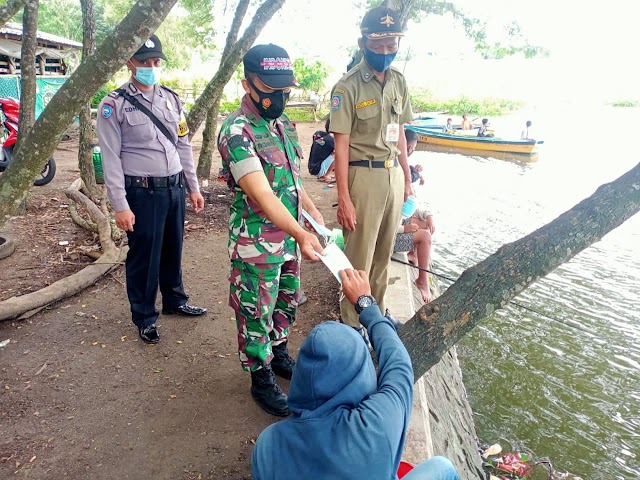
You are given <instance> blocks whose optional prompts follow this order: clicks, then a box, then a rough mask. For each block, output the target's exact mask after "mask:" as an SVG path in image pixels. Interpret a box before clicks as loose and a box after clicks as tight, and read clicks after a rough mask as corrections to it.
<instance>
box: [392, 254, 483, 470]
mask: <svg viewBox="0 0 640 480" xmlns="http://www.w3.org/2000/svg"><path fill="white" fill-rule="evenodd" d="M403 259H404V260H405V261H406V258H403ZM414 272H415V270H414V269H411V268H410V267H407V266H405V265H402V264H400V263H396V262H391V266H390V275H389V288H388V289H387V297H386V304H387V308H388V309H389V311H390V312H391V314H392V315H393V316H394V317H395V318H397V319H398V320H400V321H402V322H405V321H407V320H409V319H410V318H411V317H412V316H413V314H414V312H415V311H416V310H417V309H418V308H419V307H420V305H422V299H421V296H420V292H419V291H418V289H417V288H415V286H414V285H413V280H414V279H415V278H416V277H417V275H416V274H415V273H414ZM433 290H436V291H435V292H433V293H435V296H437V295H439V292H438V291H437V286H436V287H435V288H434V289H432V291H433ZM476 438H477V435H476V430H475V426H474V423H473V415H472V412H471V407H470V405H469V402H468V400H467V393H466V390H465V388H464V384H463V383H462V372H461V371H460V365H459V363H458V357H457V354H456V350H455V347H454V348H452V349H451V350H449V352H448V353H447V354H446V355H445V356H444V357H443V358H442V360H440V362H439V363H438V364H437V365H435V366H434V367H433V368H432V369H431V370H429V371H428V372H427V373H426V374H425V375H424V376H423V377H422V378H421V379H420V380H418V382H417V383H416V385H415V388H414V399H413V413H412V415H411V421H410V426H409V432H408V434H407V443H406V446H405V451H404V456H403V459H404V460H406V461H408V462H410V463H413V464H418V463H421V462H422V461H424V460H426V459H427V458H429V457H431V456H433V455H443V456H445V457H447V458H449V460H451V461H452V462H453V464H454V466H455V467H456V469H457V471H458V474H459V476H460V479H461V480H478V479H484V478H485V475H484V473H483V471H482V463H481V460H480V456H479V454H478V450H477V445H476Z"/></svg>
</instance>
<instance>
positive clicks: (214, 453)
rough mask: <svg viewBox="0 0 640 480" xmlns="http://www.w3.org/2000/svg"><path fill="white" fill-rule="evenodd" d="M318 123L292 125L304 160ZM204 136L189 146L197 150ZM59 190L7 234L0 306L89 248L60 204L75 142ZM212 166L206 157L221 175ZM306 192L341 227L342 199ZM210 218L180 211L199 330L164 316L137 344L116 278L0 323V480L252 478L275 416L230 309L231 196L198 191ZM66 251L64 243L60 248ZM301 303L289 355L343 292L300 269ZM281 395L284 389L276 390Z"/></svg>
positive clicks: (44, 194)
mask: <svg viewBox="0 0 640 480" xmlns="http://www.w3.org/2000/svg"><path fill="white" fill-rule="evenodd" d="M321 128H322V127H321V125H320V124H299V125H298V131H299V134H300V137H301V139H302V142H303V144H304V151H305V154H307V153H308V152H309V147H310V143H311V137H312V134H313V132H314V131H315V130H318V129H321ZM199 147H200V138H198V137H196V138H195V140H194V152H195V155H196V158H197V153H198V150H199ZM55 158H56V162H57V165H58V171H57V174H56V177H55V179H54V180H53V182H52V183H51V184H49V185H47V186H44V187H34V188H33V190H32V192H31V194H30V197H29V199H28V202H27V210H26V214H25V215H24V216H21V217H19V218H16V219H15V220H14V221H13V222H12V224H11V225H10V226H9V227H8V228H7V231H8V233H10V234H11V235H13V237H14V238H15V239H16V242H17V248H16V251H15V253H14V254H13V255H12V256H10V257H9V258H6V259H3V260H0V280H1V282H0V300H3V299H6V298H9V297H12V296H16V295H21V294H24V293H29V292H32V291H35V290H37V289H39V288H41V287H43V286H46V285H48V284H50V283H52V282H53V281H56V280H58V279H60V278H62V277H64V276H66V275H68V274H70V273H73V272H75V271H78V270H79V269H81V268H83V266H85V265H86V264H87V263H88V262H90V261H91V260H90V259H89V258H88V257H86V256H84V255H82V254H80V253H78V252H77V247H78V246H90V245H94V244H96V243H97V241H96V238H95V236H94V235H93V234H91V233H89V232H86V231H84V230H82V229H81V228H79V227H77V226H76V225H75V224H74V223H73V222H72V220H71V218H70V217H69V214H68V210H67V205H68V201H67V199H66V197H65V195H64V193H63V190H64V188H66V187H67V186H68V185H69V184H70V183H71V182H72V181H73V180H74V179H75V178H77V177H78V176H79V171H78V168H77V135H74V134H73V133H72V134H71V135H70V138H68V139H66V140H65V141H63V142H61V144H60V146H59V148H58V150H57V151H56V154H55ZM219 166H220V158H219V157H217V158H215V159H214V165H213V168H212V172H213V173H214V175H215V174H216V173H217V171H218V168H219ZM303 170H304V172H305V175H304V181H305V188H306V189H307V192H308V193H309V195H310V196H311V198H312V199H313V200H314V202H316V205H317V206H318V208H319V209H320V211H321V212H322V213H323V215H324V216H325V220H326V222H327V224H328V226H330V227H333V226H336V223H335V222H336V219H335V211H334V209H333V208H332V207H331V205H332V203H334V202H335V201H336V198H337V195H336V192H335V189H334V188H327V187H326V186H325V185H324V184H322V183H320V182H318V181H317V180H316V179H315V178H314V177H312V176H311V175H309V174H308V171H307V170H306V161H303ZM203 193H204V194H205V198H206V201H207V205H206V209H205V211H204V212H202V213H201V214H200V215H195V214H194V213H193V212H189V213H188V224H187V227H186V234H185V237H186V240H185V245H184V253H183V269H184V282H185V286H186V289H187V292H188V293H189V295H190V296H191V300H190V301H192V302H193V303H194V304H196V305H202V306H206V307H208V308H209V313H208V314H207V315H206V316H205V317H202V318H199V319H189V318H183V317H177V316H161V317H160V319H159V322H158V325H159V328H160V332H161V336H162V341H161V342H160V343H159V344H158V345H155V346H151V345H146V344H144V343H142V342H141V341H139V339H138V335H137V330H136V329H135V327H134V326H133V324H132V323H131V320H130V314H129V305H128V302H127V298H126V291H125V284H124V269H123V267H119V268H117V269H116V270H114V271H112V272H111V273H110V274H108V275H107V276H106V277H103V278H102V279H101V280H100V281H99V282H98V283H97V284H96V285H94V286H93V287H90V288H89V289H87V290H85V291H84V292H82V293H81V294H79V295H76V296H74V297H71V298H69V299H67V300H64V301H62V302H60V303H58V304H56V305H52V306H50V307H48V308H47V309H45V310H43V311H42V312H40V313H39V314H37V315H35V316H33V317H31V318H29V319H27V320H16V321H4V322H0V342H2V341H4V340H7V339H10V343H9V344H8V345H6V346H5V347H4V348H0V432H2V433H1V435H0V478H1V479H8V478H34V479H61V478H69V479H103V478H104V479H110V480H112V479H143V478H153V479H246V478H250V461H251V450H252V447H253V442H254V441H255V439H256V437H257V436H258V434H259V433H260V432H261V431H262V430H263V429H264V428H265V427H266V426H267V425H269V424H270V423H272V422H274V421H276V418H275V417H272V416H270V415H267V414H266V413H264V412H263V411H262V410H261V409H260V408H259V407H258V406H257V405H256V404H255V403H254V401H253V400H252V398H251V396H250V393H249V385H250V377H249V375H248V374H246V373H243V372H242V370H241V369H240V365H239V362H238V359H237V354H236V348H237V344H236V337H235V335H236V334H235V320H234V319H233V312H232V310H231V309H230V308H229V307H228V306H227V298H228V282H227V273H228V266H229V260H228V255H227V248H226V245H227V233H226V228H227V224H226V222H227V218H228V205H229V201H230V196H229V193H228V190H227V188H226V185H225V184H223V183H220V182H218V181H216V180H212V181H211V182H210V184H209V186H208V187H207V188H205V189H204V192H203ZM66 242H68V243H66ZM302 285H303V287H304V290H305V292H306V293H307V296H308V297H309V302H308V303H307V304H305V305H303V306H302V307H301V308H300V311H299V315H298V320H297V323H296V324H295V326H294V328H293V333H292V335H291V347H292V348H291V349H292V351H293V353H294V354H295V353H296V352H297V350H298V348H299V346H300V344H301V342H302V340H303V339H304V337H305V335H306V334H307V333H308V332H309V330H310V329H311V328H313V326H314V325H315V324H317V323H319V322H320V321H322V320H325V319H328V318H337V314H338V305H337V295H336V292H337V288H338V283H337V282H336V281H335V279H334V278H333V277H332V276H331V274H330V273H329V272H328V271H327V270H326V269H325V268H324V267H323V266H322V265H321V264H312V263H310V262H304V263H303V266H302ZM279 382H280V384H281V385H282V386H283V388H285V390H286V389H288V382H287V381H285V380H279Z"/></svg>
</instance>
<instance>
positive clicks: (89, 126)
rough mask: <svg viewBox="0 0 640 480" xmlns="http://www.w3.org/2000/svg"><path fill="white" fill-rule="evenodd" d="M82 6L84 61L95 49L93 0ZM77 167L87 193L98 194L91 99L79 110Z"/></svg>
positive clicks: (81, 3) (81, 2)
mask: <svg viewBox="0 0 640 480" xmlns="http://www.w3.org/2000/svg"><path fill="white" fill-rule="evenodd" d="M80 6H81V8H82V32H83V39H82V61H83V62H85V61H86V60H87V59H88V58H89V57H90V56H91V55H93V53H94V52H95V50H96V15H95V10H94V8H93V0H80ZM78 143H79V145H78V167H79V168H80V178H81V179H82V182H83V183H84V186H85V188H86V191H87V193H88V194H89V196H90V197H92V198H97V197H98V196H100V190H99V189H98V186H97V185H96V172H95V170H94V168H93V122H92V121H91V101H90V100H89V101H88V102H86V103H85V104H84V105H83V106H82V110H80V138H79V140H78Z"/></svg>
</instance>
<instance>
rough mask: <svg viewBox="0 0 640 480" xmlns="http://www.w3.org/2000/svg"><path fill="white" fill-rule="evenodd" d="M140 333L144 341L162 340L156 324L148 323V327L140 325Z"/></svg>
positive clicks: (154, 341)
mask: <svg viewBox="0 0 640 480" xmlns="http://www.w3.org/2000/svg"><path fill="white" fill-rule="evenodd" d="M138 334H139V335H140V338H141V339H142V341H143V342H144V343H151V344H153V343H158V342H159V341H160V334H159V333H158V329H157V328H156V326H155V324H151V325H147V326H146V327H138Z"/></svg>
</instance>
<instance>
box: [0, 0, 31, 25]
mask: <svg viewBox="0 0 640 480" xmlns="http://www.w3.org/2000/svg"><path fill="white" fill-rule="evenodd" d="M25 2H26V0H8V1H7V2H6V3H5V4H4V5H2V6H0V27H4V24H5V23H7V22H8V21H9V20H11V19H12V18H13V17H14V16H15V15H16V13H18V12H19V11H20V9H21V8H22V6H23V5H24V4H25Z"/></svg>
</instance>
